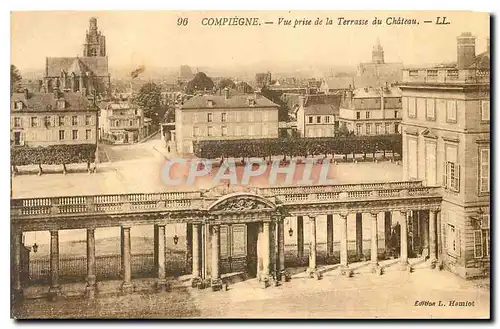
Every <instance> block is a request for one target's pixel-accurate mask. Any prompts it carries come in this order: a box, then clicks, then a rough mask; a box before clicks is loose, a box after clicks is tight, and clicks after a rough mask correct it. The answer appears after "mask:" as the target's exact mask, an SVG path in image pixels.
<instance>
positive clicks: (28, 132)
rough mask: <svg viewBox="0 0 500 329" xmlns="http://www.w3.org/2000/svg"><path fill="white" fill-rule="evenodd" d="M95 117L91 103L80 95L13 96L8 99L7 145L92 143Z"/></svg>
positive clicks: (35, 94)
mask: <svg viewBox="0 0 500 329" xmlns="http://www.w3.org/2000/svg"><path fill="white" fill-rule="evenodd" d="M97 114H98V108H97V106H96V105H95V103H94V102H93V101H92V100H89V99H87V98H86V97H84V96H83V95H81V94H80V93H71V92H59V91H54V92H53V93H50V94H49V93H31V92H29V91H28V90H25V91H24V93H15V94H13V95H12V98H11V123H10V127H11V128H10V138H11V144H12V145H14V146H29V147H36V146H48V145H56V144H94V143H96V142H97V120H98V117H97Z"/></svg>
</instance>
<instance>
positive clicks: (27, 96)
mask: <svg viewBox="0 0 500 329" xmlns="http://www.w3.org/2000/svg"><path fill="white" fill-rule="evenodd" d="M23 91H24V98H25V99H28V98H30V93H29V91H28V88H24V90H23Z"/></svg>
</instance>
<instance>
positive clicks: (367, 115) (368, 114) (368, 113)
mask: <svg viewBox="0 0 500 329" xmlns="http://www.w3.org/2000/svg"><path fill="white" fill-rule="evenodd" d="M365 116H366V118H367V119H370V112H368V111H366V114H365Z"/></svg>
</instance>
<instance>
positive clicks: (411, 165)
mask: <svg viewBox="0 0 500 329" xmlns="http://www.w3.org/2000/svg"><path fill="white" fill-rule="evenodd" d="M407 157H408V177H409V178H410V179H417V178H418V142H417V139H416V138H415V137H410V136H408V155H407Z"/></svg>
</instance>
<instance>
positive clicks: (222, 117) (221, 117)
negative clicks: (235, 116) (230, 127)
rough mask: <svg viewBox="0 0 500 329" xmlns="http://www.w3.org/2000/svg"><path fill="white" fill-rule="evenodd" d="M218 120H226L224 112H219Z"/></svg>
mask: <svg viewBox="0 0 500 329" xmlns="http://www.w3.org/2000/svg"><path fill="white" fill-rule="evenodd" d="M220 122H226V113H221V114H220Z"/></svg>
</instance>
